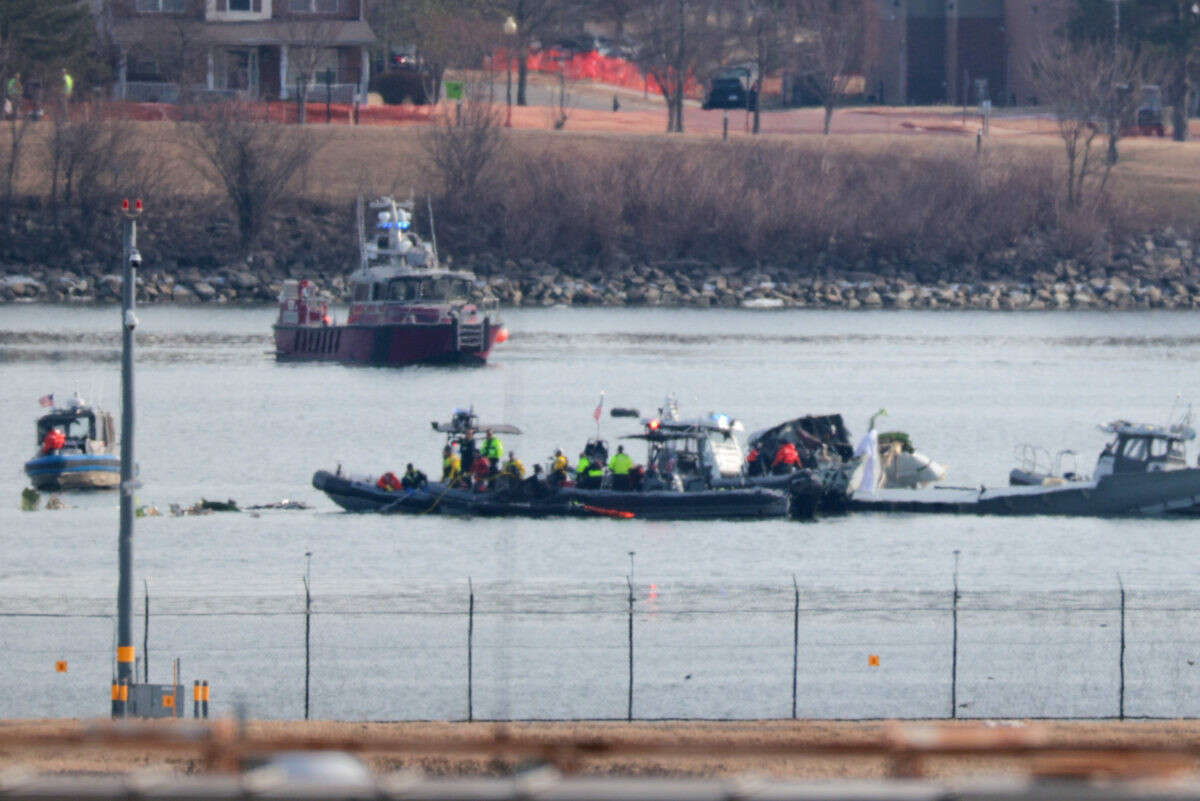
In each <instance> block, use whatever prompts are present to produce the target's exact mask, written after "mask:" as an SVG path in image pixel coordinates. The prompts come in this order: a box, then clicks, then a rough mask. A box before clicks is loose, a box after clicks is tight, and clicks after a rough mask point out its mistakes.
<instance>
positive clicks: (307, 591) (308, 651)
mask: <svg viewBox="0 0 1200 801" xmlns="http://www.w3.org/2000/svg"><path fill="white" fill-rule="evenodd" d="M304 559H305V569H304V719H305V720H308V702H309V684H310V680H311V678H312V648H311V643H312V591H311V588H310V585H309V577H310V576H311V575H312V551H309V552H307V553H305V554H304Z"/></svg>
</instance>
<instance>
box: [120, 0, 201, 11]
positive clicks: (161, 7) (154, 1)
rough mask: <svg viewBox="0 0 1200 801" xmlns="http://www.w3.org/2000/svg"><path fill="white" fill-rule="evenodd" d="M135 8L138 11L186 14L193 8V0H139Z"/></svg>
mask: <svg viewBox="0 0 1200 801" xmlns="http://www.w3.org/2000/svg"><path fill="white" fill-rule="evenodd" d="M134 8H135V9H136V10H138V11H159V12H163V13H167V14H186V13H187V12H189V11H191V10H192V0H137V3H136V4H135V5H134Z"/></svg>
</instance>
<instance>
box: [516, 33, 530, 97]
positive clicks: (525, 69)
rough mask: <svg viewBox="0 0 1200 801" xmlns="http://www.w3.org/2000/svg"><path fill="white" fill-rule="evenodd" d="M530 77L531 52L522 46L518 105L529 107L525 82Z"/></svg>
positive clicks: (519, 62)
mask: <svg viewBox="0 0 1200 801" xmlns="http://www.w3.org/2000/svg"><path fill="white" fill-rule="evenodd" d="M528 77H529V50H528V48H526V47H524V46H522V47H521V51H520V61H518V62H517V105H518V106H526V105H529V104H528V103H527V102H526V99H525V81H526V79H527V78H528Z"/></svg>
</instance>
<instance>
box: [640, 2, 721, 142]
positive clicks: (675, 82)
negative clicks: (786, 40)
mask: <svg viewBox="0 0 1200 801" xmlns="http://www.w3.org/2000/svg"><path fill="white" fill-rule="evenodd" d="M707 11H708V9H707V7H706V6H705V5H704V4H703V3H700V2H697V0H644V2H642V3H641V4H640V6H639V7H638V9H637V10H636V11H635V12H634V14H633V17H632V21H633V24H635V25H636V26H637V27H638V30H640V31H641V38H640V44H639V48H638V55H637V62H638V65H639V66H640V67H641V68H642V70H643V71H644V72H645V73H646V74H647V75H648V76H650V77H651V78H653V79H654V82H655V83H656V84H657V85H658V87H659V91H661V92H662V96H663V100H665V101H666V104H667V132H668V133H683V105H684V98H685V94H686V91H687V86H688V83H689V82H690V81H693V80H695V79H696V78H697V77H698V76H701V75H703V74H705V73H706V72H708V70H709V69H710V68H711V67H714V66H716V65H717V64H718V63H720V58H721V54H722V53H723V51H724V44H725V42H724V39H725V36H724V33H723V32H722V31H721V30H719V29H717V28H715V27H714V26H712V25H711V24H710V21H711V19H712V18H711V17H710V16H709V14H708V13H707Z"/></svg>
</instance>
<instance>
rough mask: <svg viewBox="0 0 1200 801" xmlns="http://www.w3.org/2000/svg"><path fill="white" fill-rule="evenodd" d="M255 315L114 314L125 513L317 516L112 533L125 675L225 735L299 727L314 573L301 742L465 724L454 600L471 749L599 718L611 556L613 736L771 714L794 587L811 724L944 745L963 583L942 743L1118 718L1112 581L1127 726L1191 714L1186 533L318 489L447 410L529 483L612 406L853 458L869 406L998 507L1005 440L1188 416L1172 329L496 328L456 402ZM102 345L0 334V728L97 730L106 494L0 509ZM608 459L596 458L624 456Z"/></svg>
mask: <svg viewBox="0 0 1200 801" xmlns="http://www.w3.org/2000/svg"><path fill="white" fill-rule="evenodd" d="M273 317H274V312H273V310H269V309H258V310H246V309H220V308H216V309H214V308H195V309H169V308H146V309H143V310H141V312H140V318H141V328H140V329H139V351H138V387H137V392H138V396H137V399H138V432H137V455H138V462H139V464H140V466H141V476H142V479H143V481H144V488H143V489H142V491H141V495H140V497H139V503H153V504H155V505H157V506H158V507H159V508H160V509H162V510H164V511H165V510H166V509H167V507H168V506H169V505H170V504H172V503H179V504H183V505H189V504H191V503H193V502H195V501H197V500H198V499H200V498H201V497H205V498H209V499H214V498H219V499H226V498H234V499H236V500H237V501H239V502H240V503H242V504H243V505H248V504H253V503H264V502H269V501H274V500H279V499H281V498H294V499H299V500H303V501H305V502H307V503H309V504H311V505H312V506H313V507H314V508H313V510H312V511H309V512H264V513H263V514H261V515H260V516H257V517H252V516H250V515H248V514H241V515H212V516H206V517H188V518H172V517H164V518H157V519H141V520H138V522H137V527H136V546H135V556H136V570H137V577H138V585H139V587H141V582H142V580H143V579H145V580H146V581H148V583H149V588H150V591H151V594H152V596H153V604H154V609H155V615H154V616H153V617H152V625H151V642H150V651H151V672H152V676H151V678H152V679H154V680H158V681H165V680H167V679H168V677H169V672H168V660H169V658H170V657H175V656H178V657H179V658H181V659H182V662H183V671H184V675H185V677H187V678H188V679H189V680H190V679H191V678H192V677H196V678H201V677H205V678H209V679H210V680H212V681H213V683H214V687H215V688H216V689H215V690H214V699H215V700H216V702H217V703H216V706H217V708H218V712H227V711H228V710H229V709H230V707H231V705H232V704H233V703H234V702H236V701H239V700H240V701H241V702H244V703H245V704H247V705H248V706H249V707H250V710H251V713H252V714H256V715H262V716H273V717H294V716H297V715H299V714H301V713H302V703H303V694H302V693H303V617H302V615H300V614H298V613H299V612H300V611H302V609H303V588H302V586H301V576H302V575H303V573H304V570H305V553H307V552H311V553H312V568H311V569H312V583H313V592H314V599H315V600H314V608H315V610H316V612H317V615H316V619H315V622H314V635H313V710H314V715H315V716H317V717H342V718H374V719H395V718H430V717H432V718H444V717H450V718H458V717H464V716H465V715H466V714H467V709H466V615H465V612H466V607H467V596H468V580H470V582H472V584H473V586H474V588H475V591H476V593H477V599H476V603H477V611H478V615H477V618H476V622H475V625H476V628H475V642H474V647H475V667H474V670H475V682H476V685H475V707H474V709H473V712H474V714H475V715H476V716H480V717H489V716H503V717H508V716H515V717H573V716H594V717H612V716H623V715H624V714H625V711H626V710H625V693H626V685H625V681H626V672H625V671H626V658H627V651H626V648H627V645H626V640H625V637H626V629H625V626H626V618H625V610H626V596H627V594H628V590H627V588H626V584H625V577H626V576H627V575H628V574H629V573H630V561H631V559H630V552H631V551H632V552H634V554H635V555H634V557H633V585H634V590H635V595H636V598H637V604H636V608H637V610H638V611H637V618H636V624H637V625H636V629H637V634H636V654H637V656H636V660H637V669H636V672H635V673H636V678H635V710H634V713H635V715H638V716H644V717H673V716H704V717H760V716H770V717H778V716H787V715H789V714H790V711H791V686H792V679H791V665H792V604H793V600H794V596H793V585H792V582H793V577H794V578H795V580H796V582H797V586H798V587H799V590H800V594H801V603H802V606H803V607H804V610H803V612H802V616H801V642H802V647H801V653H800V658H799V692H798V701H799V713H800V714H801V715H809V716H835V717H867V716H877V715H907V716H939V715H942V714H946V713H947V712H948V700H947V699H948V697H949V660H950V638H951V631H950V617H949V611H948V610H949V608H950V595H951V587H952V572H953V558H954V557H953V552H954V551H955V550H958V551H960V552H961V556H960V559H961V562H960V578H959V581H960V585H961V587H962V589H963V591H964V596H963V602H962V603H963V610H962V613H961V616H960V622H961V625H962V630H961V633H960V638H961V639H960V662H959V671H960V676H959V687H958V697H959V699H960V701H961V702H962V703H963V704H964V706H962V707H961V709H960V712H961V714H970V715H1020V714H1029V715H1039V714H1046V715H1082V716H1090V715H1110V714H1113V713H1114V712H1115V703H1116V701H1115V698H1116V689H1115V681H1116V659H1117V651H1116V642H1117V638H1118V632H1117V630H1116V620H1117V617H1116V612H1115V610H1116V608H1117V607H1116V604H1117V592H1116V583H1117V575H1118V574H1120V576H1121V579H1122V580H1123V582H1124V584H1125V586H1126V587H1127V588H1128V589H1129V590H1130V603H1131V606H1132V607H1133V608H1132V609H1131V613H1130V618H1129V619H1130V628H1129V638H1130V651H1129V657H1128V659H1129V662H1128V665H1127V667H1128V672H1129V675H1130V677H1131V678H1130V688H1129V700H1128V702H1127V704H1128V708H1129V709H1130V711H1131V712H1132V713H1133V714H1144V715H1175V714H1180V715H1194V714H1200V694H1198V693H1197V690H1200V674H1198V673H1197V672H1196V671H1197V668H1196V667H1195V666H1194V665H1193V662H1195V660H1196V657H1197V656H1200V642H1196V640H1195V635H1194V634H1193V633H1192V632H1194V631H1195V629H1196V624H1197V623H1200V612H1196V611H1192V610H1194V609H1200V597H1193V596H1192V595H1190V593H1191V592H1192V591H1193V589H1194V587H1195V583H1196V578H1197V575H1198V570H1197V568H1198V567H1200V548H1198V546H1200V522H1192V521H1148V522H1142V521H1099V520H1057V519H1049V518H1033V519H1022V520H1000V519H971V518H967V519H960V518H940V517H922V516H892V517H885V516H857V517H845V518H836V519H829V520H823V521H820V522H818V523H810V524H801V523H794V522H785V521H778V522H763V523H744V524H729V523H689V524H672V523H653V522H642V521H636V520H635V521H610V520H595V521H581V520H569V521H526V520H513V521H484V520H458V519H442V518H409V517H378V516H352V515H346V514H341V513H339V512H338V511H337V509H336V508H335V507H334V506H333V505H332V504H331V503H329V502H328V501H326V500H325V499H324V497H323V496H321V495H319V494H318V493H317V492H316V491H315V490H313V489H312V488H311V486H310V484H309V481H310V478H311V476H312V473H313V471H314V470H316V469H319V468H332V467H334V466H335V465H337V464H339V463H340V464H342V465H344V466H345V467H346V468H347V469H349V470H351V471H353V472H369V473H376V474H377V473H379V472H381V471H383V470H386V469H391V470H397V471H399V470H402V469H403V466H404V463H405V462H407V461H414V462H416V463H418V464H419V465H421V466H423V467H424V469H425V470H426V471H427V472H430V473H434V472H436V471H437V469H438V465H439V461H440V457H439V450H440V447H441V444H442V443H441V438H440V437H439V436H438V435H436V434H435V433H434V432H433V431H431V430H430V427H429V423H430V421H432V420H435V419H439V420H440V419H445V418H446V417H447V415H448V413H449V412H450V410H451V409H452V408H454V407H455V406H467V405H471V404H473V405H474V406H475V408H476V410H477V411H478V412H479V414H480V415H481V416H482V417H485V418H489V419H493V420H503V421H505V422H511V423H514V424H516V425H518V426H520V427H521V428H522V429H524V430H525V432H526V434H525V435H524V436H521V437H512V438H509V439H508V441H507V442H506V445H507V447H508V448H509V449H510V450H515V451H516V452H517V453H518V454H519V455H520V457H521V458H522V459H523V460H524V461H525V462H526V464H527V465H528V464H531V463H532V462H534V461H539V460H546V459H547V458H548V457H549V455H550V454H551V453H552V452H553V449H554V448H555V447H562V448H564V450H566V451H567V452H568V453H569V454H572V455H573V454H574V453H576V452H578V450H579V448H580V447H581V446H582V444H583V442H584V441H585V440H586V438H587V437H588V436H589V435H590V434H592V433H594V424H593V422H592V418H591V413H592V410H593V409H594V407H595V405H596V402H597V399H598V397H599V395H600V393H601V392H602V391H604V392H606V393H607V402H606V403H607V406H613V405H620V406H635V407H637V408H639V409H641V410H642V411H643V412H649V411H651V410H653V409H654V408H655V407H656V406H657V405H658V404H659V403H661V401H662V399H663V398H664V397H665V396H666V395H667V394H668V393H675V394H677V396H678V398H679V401H680V404H681V406H682V411H683V412H684V414H685V415H686V414H699V413H707V412H709V411H723V412H727V413H729V414H731V415H733V416H735V417H737V418H739V419H741V420H743V421H744V422H745V424H746V427H747V429H748V430H754V429H756V428H760V427H765V426H768V425H771V424H774V423H776V422H779V421H781V420H783V419H785V418H789V417H793V416H796V415H799V414H803V413H810V412H813V413H815V412H832V411H838V412H841V413H843V414H844V415H845V416H846V420H847V422H848V424H849V425H850V427H851V429H852V431H853V432H854V433H855V434H859V433H861V432H862V431H863V429H864V428H865V425H866V421H867V419H868V418H869V416H870V415H871V414H872V413H874V412H875V411H876V410H878V409H879V408H881V407H885V408H886V409H887V410H888V416H887V417H886V418H884V420H883V421H882V423H881V427H882V428H885V429H901V430H904V431H907V432H909V433H910V434H911V435H912V436H913V438H914V439H915V441H916V443H917V445H918V447H919V449H920V450H922V451H924V452H925V453H928V454H929V455H931V456H933V457H934V458H936V459H938V460H939V461H941V462H942V463H944V464H946V465H947V466H948V467H949V469H950V475H949V477H948V483H953V484H956V485H964V486H973V485H977V484H980V483H988V484H995V483H1003V482H1004V481H1005V478H1006V476H1007V472H1008V469H1009V468H1010V466H1011V463H1012V452H1013V448H1014V446H1015V445H1016V444H1018V443H1021V442H1034V443H1040V444H1043V445H1045V446H1047V447H1049V448H1050V449H1051V450H1052V451H1055V450H1058V449H1060V448H1072V449H1074V450H1076V451H1078V452H1080V453H1081V454H1083V455H1084V456H1083V457H1082V463H1083V466H1084V467H1085V469H1087V470H1090V468H1091V466H1092V463H1093V462H1094V458H1095V454H1097V453H1098V452H1099V449H1100V448H1101V446H1102V445H1103V441H1104V440H1103V435H1102V434H1100V433H1099V432H1097V431H1096V425H1097V424H1098V423H1102V422H1105V421H1107V420H1110V419H1113V418H1116V417H1127V418H1132V419H1139V420H1146V421H1153V422H1165V421H1166V418H1167V415H1168V413H1169V410H1170V407H1171V404H1172V401H1173V400H1174V398H1175V397H1176V396H1177V395H1179V394H1182V395H1183V396H1184V397H1190V398H1194V399H1200V374H1198V373H1197V370H1196V368H1197V363H1198V362H1200V326H1198V325H1197V322H1196V320H1197V318H1196V317H1195V315H1193V314H1189V313H1163V312H1158V313H1153V314H1136V313H1094V314H1093V313H1058V314H995V313H993V314H986V313H980V314H975V313H924V312H903V313H887V312H871V313H839V312H768V313H761V312H757V313H755V312H743V311H692V310H679V311H675V310H577V309H574V310H566V309H549V310H514V311H510V312H508V313H507V321H508V325H509V328H510V329H511V331H512V334H513V335H512V339H511V341H510V342H509V343H507V344H506V345H504V346H502V347H500V348H499V349H498V351H497V353H496V355H495V357H494V361H493V363H492V364H491V365H489V366H488V367H487V368H486V369H474V370H471V369H442V368H439V369H434V368H412V369H405V370H383V369H372V368H348V367H341V366H332V365H277V364H276V363H275V362H274V360H273V357H272V356H271V354H270V348H271V344H270V339H269V331H270V324H271V322H272V319H273ZM118 318H119V313H118V312H117V310H116V309H111V308H109V309H103V308H101V309H90V308H89V309H77V308H66V307H51V306H13V305H10V306H6V307H0V363H2V365H0V370H2V371H3V376H4V381H3V386H4V391H3V392H2V393H0V445H2V448H0V452H2V453H4V454H6V455H7V459H6V460H5V463H4V464H3V465H0V552H2V553H3V554H4V557H3V560H2V561H0V641H3V642H5V643H8V644H9V648H7V649H6V651H5V656H4V657H3V660H2V661H0V716H5V717H12V716H34V715H43V714H45V715H93V714H102V713H104V711H105V709H106V704H107V700H106V699H107V694H108V679H109V675H110V671H111V669H112V667H111V652H112V637H113V622H112V619H111V615H112V610H113V607H114V602H113V595H114V593H115V586H116V570H115V566H116V553H115V544H116V532H117V511H116V508H117V507H116V504H117V501H116V496H115V495H113V494H106V495H84V496H70V497H68V498H67V500H68V503H69V504H70V505H71V508H70V509H67V510H65V511H58V512H39V513H37V514H27V513H22V512H20V511H19V509H18V507H19V493H20V490H21V488H22V487H23V486H25V483H26V482H25V480H24V476H23V474H22V471H21V464H22V462H23V461H24V460H25V459H26V458H28V457H29V456H30V455H32V453H33V452H34V448H35V443H34V434H33V421H34V419H35V418H36V416H37V414H38V412H39V409H38V407H37V404H36V400H37V398H38V397H39V396H40V395H43V394H46V393H48V392H53V393H55V395H56V397H58V398H60V399H63V398H66V397H69V396H70V394H71V392H72V391H73V390H74V389H76V388H78V390H79V391H80V392H81V393H82V394H84V395H85V396H87V397H88V398H89V399H97V400H99V401H100V402H101V403H102V404H104V405H105V406H107V407H108V408H110V409H112V410H113V411H114V413H116V412H119V409H118V408H117V405H118V404H117V401H118V400H119V396H120V392H119V346H120V345H119V337H118V329H117V325H118ZM602 426H603V428H602V433H603V434H604V435H605V437H606V438H608V439H609V440H610V441H612V440H615V439H616V438H617V437H618V436H619V435H621V434H623V433H632V430H631V427H630V425H629V423H628V421H614V420H610V419H607V418H606V419H605V420H604V421H603V423H602ZM637 450H638V448H636V447H635V449H634V452H635V453H636V452H637ZM1192 458H1195V455H1194V453H1193V455H1192ZM4 499H8V500H7V501H5V500H4ZM139 605H140V599H139ZM139 608H140V606H139ZM31 615H37V616H31ZM137 626H138V636H139V646H140V636H141V628H140V627H141V620H140V618H139V620H138V622H137ZM140 650H141V649H140V647H139V652H140ZM869 654H879V655H880V656H881V665H880V667H878V668H871V667H868V661H867V656H868V655H869ZM58 659H67V660H68V661H69V663H70V670H69V672H68V673H66V674H57V673H55V672H54V662H55V661H56V660H58Z"/></svg>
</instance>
